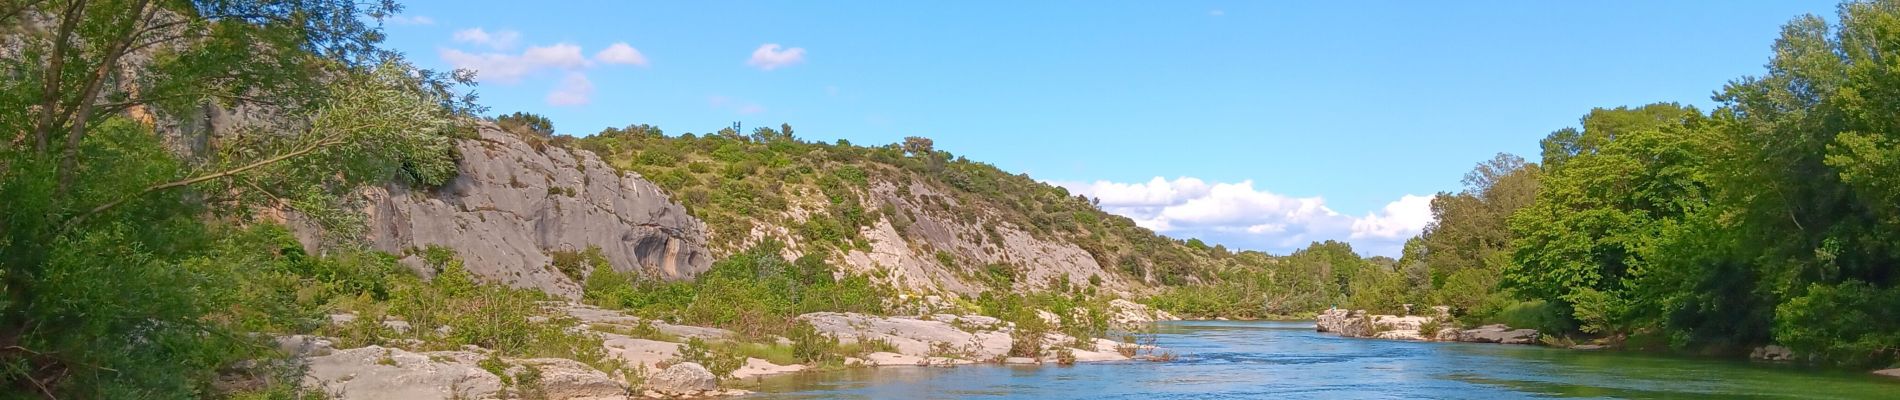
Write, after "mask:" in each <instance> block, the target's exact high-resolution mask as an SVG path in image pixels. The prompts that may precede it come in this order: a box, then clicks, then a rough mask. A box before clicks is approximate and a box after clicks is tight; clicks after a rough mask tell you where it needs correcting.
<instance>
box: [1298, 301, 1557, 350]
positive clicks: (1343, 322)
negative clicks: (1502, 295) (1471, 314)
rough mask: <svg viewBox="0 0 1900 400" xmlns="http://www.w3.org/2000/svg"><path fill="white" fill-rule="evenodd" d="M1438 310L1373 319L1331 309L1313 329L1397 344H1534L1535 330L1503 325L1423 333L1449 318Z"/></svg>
mask: <svg viewBox="0 0 1900 400" xmlns="http://www.w3.org/2000/svg"><path fill="white" fill-rule="evenodd" d="M1434 309H1437V310H1439V314H1440V315H1438V316H1431V317H1428V316H1417V315H1408V316H1395V315H1373V314H1368V313H1366V311H1365V310H1354V311H1348V310H1341V309H1330V310H1326V311H1322V312H1320V313H1319V316H1318V318H1317V320H1316V321H1314V329H1315V330H1318V331H1320V332H1328V333H1333V334H1337V335H1340V336H1345V337H1362V338H1377V339H1396V340H1431V341H1441V342H1471V343H1502V344H1536V343H1538V338H1539V335H1538V333H1537V330H1536V329H1511V328H1510V327H1508V326H1504V325H1485V326H1481V327H1478V328H1476V329H1465V330H1459V329H1456V328H1449V327H1446V328H1438V329H1437V330H1436V331H1433V332H1422V331H1423V330H1425V328H1427V327H1428V325H1430V324H1431V322H1432V321H1435V320H1449V318H1450V316H1449V315H1447V313H1445V312H1444V310H1443V309H1438V308H1437V307H1434Z"/></svg>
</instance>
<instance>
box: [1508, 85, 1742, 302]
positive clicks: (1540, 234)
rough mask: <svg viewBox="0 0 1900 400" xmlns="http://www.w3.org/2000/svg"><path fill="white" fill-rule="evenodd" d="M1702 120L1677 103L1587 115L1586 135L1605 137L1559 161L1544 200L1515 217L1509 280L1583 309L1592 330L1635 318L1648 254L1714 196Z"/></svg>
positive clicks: (1545, 297)
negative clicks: (1703, 173) (1704, 178)
mask: <svg viewBox="0 0 1900 400" xmlns="http://www.w3.org/2000/svg"><path fill="white" fill-rule="evenodd" d="M1600 120H1602V121H1600ZM1702 120H1703V118H1702V117H1701V113H1700V112H1698V111H1696V110H1695V109H1694V108H1685V107H1681V106H1678V105H1675V104H1669V103H1660V104H1652V105H1648V106H1644V107H1641V108H1637V109H1627V108H1618V109H1614V110H1605V109H1598V110H1594V111H1592V112H1591V113H1590V114H1589V115H1588V116H1585V117H1584V126H1585V129H1584V131H1583V132H1581V135H1579V136H1577V137H1581V138H1598V139H1591V140H1586V141H1585V142H1584V143H1587V145H1586V146H1582V147H1583V148H1585V149H1587V150H1586V151H1583V152H1578V153H1575V154H1571V155H1569V156H1567V157H1568V158H1566V159H1564V161H1562V162H1560V163H1559V164H1558V165H1559V166H1558V167H1555V168H1552V169H1551V170H1550V173H1549V176H1547V177H1546V178H1545V179H1544V180H1543V187H1542V190H1541V191H1539V192H1538V193H1537V201H1536V202H1535V203H1534V204H1532V205H1530V206H1529V207H1527V208H1524V209H1522V210H1520V211H1518V212H1517V213H1516V214H1515V215H1513V216H1512V218H1511V221H1510V227H1511V232H1512V234H1514V235H1515V236H1516V241H1515V244H1516V247H1517V248H1516V249H1515V256H1514V257H1513V259H1512V260H1513V263H1512V265H1511V266H1510V267H1509V268H1508V272H1507V278H1506V279H1505V283H1506V284H1507V286H1508V287H1510V288H1512V289H1515V290H1518V291H1519V292H1520V293H1522V294H1524V295H1526V296H1530V297H1532V298H1534V299H1541V300H1545V301H1548V302H1550V303H1551V304H1556V305H1558V306H1559V307H1565V308H1574V309H1575V310H1576V311H1577V313H1576V315H1577V316H1578V317H1579V319H1580V320H1582V321H1580V322H1583V327H1584V330H1585V331H1586V332H1598V331H1607V330H1614V329H1615V328H1616V327H1618V326H1621V325H1623V324H1625V323H1627V322H1628V319H1627V318H1626V315H1625V313H1626V311H1628V310H1627V308H1628V307H1630V306H1631V305H1632V303H1631V302H1632V300H1633V299H1632V298H1631V295H1632V294H1633V293H1635V292H1636V291H1635V290H1634V288H1633V280H1634V279H1635V278H1636V277H1637V276H1638V275H1640V274H1641V273H1643V271H1644V270H1645V269H1646V268H1647V266H1648V264H1647V263H1646V262H1645V260H1644V257H1643V256H1642V254H1641V251H1642V250H1643V249H1644V247H1645V246H1648V245H1649V244H1651V243H1653V242H1654V241H1655V240H1656V238H1657V234H1658V232H1660V231H1659V229H1661V227H1662V226H1663V225H1664V224H1669V223H1671V222H1670V221H1676V220H1679V219H1680V218H1682V217H1684V216H1685V215H1687V214H1688V213H1690V212H1692V211H1694V210H1695V209H1698V208H1699V207H1700V206H1701V205H1702V204H1704V203H1706V200H1705V197H1704V196H1703V193H1704V186H1705V185H1704V184H1703V183H1702V182H1701V180H1700V178H1699V171H1700V168H1702V163H1703V161H1702V157H1701V156H1700V155H1701V154H1702V153H1703V152H1704V150H1703V149H1701V148H1700V147H1699V146H1700V145H1701V143H1703V142H1705V141H1706V132H1707V129H1706V128H1704V124H1703V123H1702ZM1631 121H1638V122H1641V123H1635V122H1631ZM1593 128H1594V129H1593ZM1599 130H1610V131H1609V132H1598V131H1599ZM1569 135H1570V133H1568V132H1566V131H1559V132H1558V133H1555V134H1552V136H1553V137H1557V136H1569Z"/></svg>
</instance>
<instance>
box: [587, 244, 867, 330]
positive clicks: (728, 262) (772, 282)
mask: <svg viewBox="0 0 1900 400" xmlns="http://www.w3.org/2000/svg"><path fill="white" fill-rule="evenodd" d="M584 289H585V290H584V298H585V299H586V300H587V301H588V302H590V303H593V304H596V305H599V306H602V307H609V308H618V309H624V310H629V311H632V312H633V313H635V314H638V315H641V316H646V317H650V318H662V319H668V320H672V321H674V322H678V323H690V324H702V325H709V326H716V327H721V328H726V329H731V330H734V331H736V332H739V333H740V334H743V335H746V336H747V337H754V338H763V337H765V336H766V335H769V334H776V333H780V332H785V331H786V330H787V329H789V328H791V327H792V326H793V325H794V321H793V319H794V318H795V317H797V316H798V315H800V314H804V313H809V312H817V311H838V312H859V313H869V314H880V313H882V312H883V310H884V307H885V301H886V299H887V298H888V297H890V295H889V289H886V288H884V287H883V286H881V285H877V284H875V283H873V282H872V280H871V279H870V278H869V277H866V276H861V275H853V274H843V275H842V277H840V274H839V273H837V272H836V271H835V268H834V267H832V266H831V265H830V264H829V263H827V262H826V261H825V260H824V259H823V258H821V257H819V256H805V257H800V258H799V259H798V260H796V261H790V262H788V261H786V260H785V259H784V258H781V257H780V256H779V245H777V244H775V243H765V244H761V245H759V246H756V247H754V248H752V249H751V250H747V251H746V252H743V253H740V254H734V255H733V256H731V257H728V258H726V259H724V260H720V261H719V262H717V263H714V264H713V267H712V269H710V270H708V271H706V272H704V273H701V274H700V275H699V276H698V277H696V278H695V279H694V280H693V281H691V282H676V281H666V280H662V279H659V278H655V277H647V276H642V275H641V274H639V273H621V272H612V271H608V270H596V271H595V272H594V273H593V274H592V275H590V276H589V277H588V279H587V280H586V284H585V285H584Z"/></svg>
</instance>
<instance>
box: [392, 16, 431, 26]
mask: <svg viewBox="0 0 1900 400" xmlns="http://www.w3.org/2000/svg"><path fill="white" fill-rule="evenodd" d="M384 20H385V21H389V23H392V24H396V25H435V18H429V16H427V15H417V16H408V15H392V16H390V17H389V18H387V19H384Z"/></svg>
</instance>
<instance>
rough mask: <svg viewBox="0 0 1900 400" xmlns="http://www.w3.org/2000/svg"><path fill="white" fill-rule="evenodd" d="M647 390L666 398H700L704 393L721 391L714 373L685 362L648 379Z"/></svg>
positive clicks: (667, 368) (696, 364)
mask: <svg viewBox="0 0 1900 400" xmlns="http://www.w3.org/2000/svg"><path fill="white" fill-rule="evenodd" d="M644 387H645V388H646V390H650V391H654V392H658V393H660V394H662V395H666V396H674V397H679V396H698V395H700V394H702V393H706V392H711V391H714V390H719V380H718V379H717V378H715V377H714V376H713V374H712V371H707V370H706V367H704V366H701V365H699V364H698V363H690V362H683V363H679V364H673V366H670V367H666V370H665V371H660V372H659V373H656V374H653V375H652V376H648V377H647V383H646V386H644Z"/></svg>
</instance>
